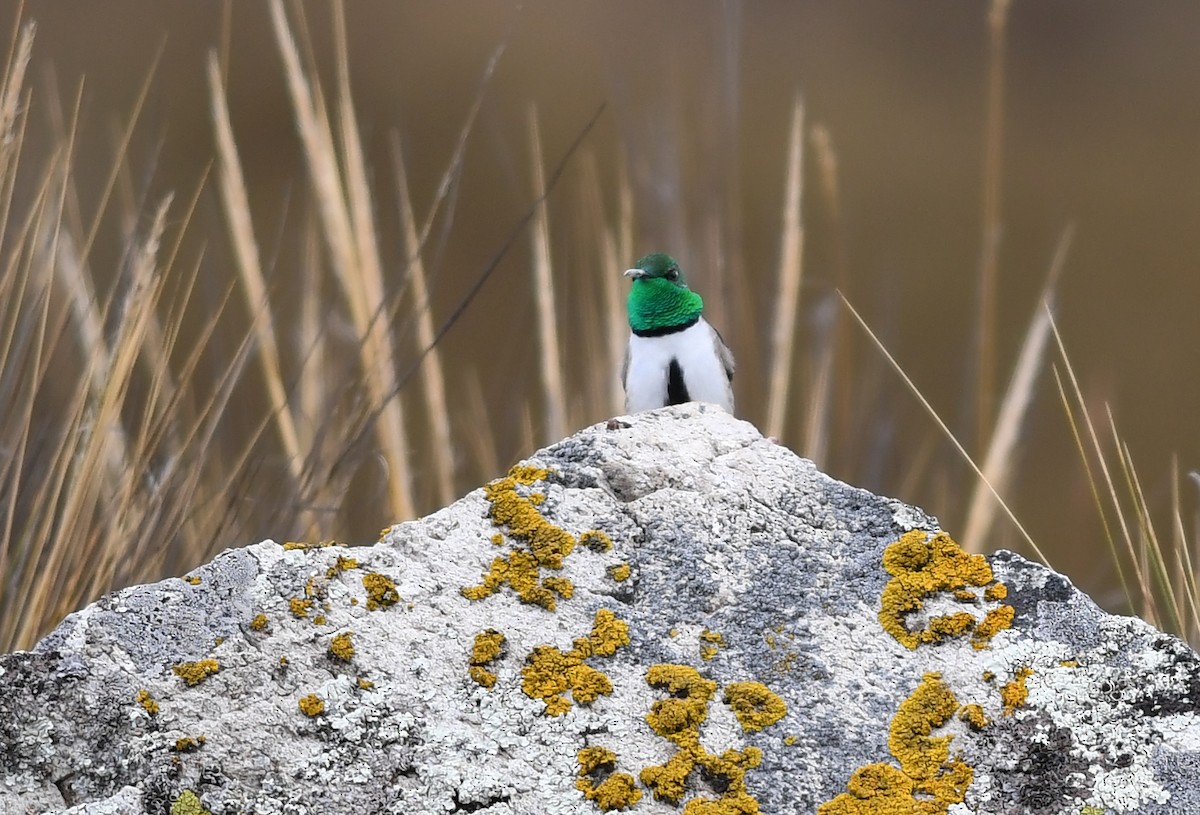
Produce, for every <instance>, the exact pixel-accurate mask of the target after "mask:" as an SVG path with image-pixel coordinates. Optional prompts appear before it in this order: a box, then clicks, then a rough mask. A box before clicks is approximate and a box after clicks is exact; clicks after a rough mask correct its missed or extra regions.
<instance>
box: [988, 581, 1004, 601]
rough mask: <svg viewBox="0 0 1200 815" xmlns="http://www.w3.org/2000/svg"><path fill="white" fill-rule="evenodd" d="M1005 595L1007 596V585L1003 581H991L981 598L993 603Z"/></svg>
mask: <svg viewBox="0 0 1200 815" xmlns="http://www.w3.org/2000/svg"><path fill="white" fill-rule="evenodd" d="M1005 597H1008V586H1006V585H1004V584H1003V583H993V584H992V585H990V586H988V587H987V589H986V590H985V591H984V592H983V599H984V600H990V601H991V602H993V603H996V602H999V601H1000V600H1003V599H1004V598H1005Z"/></svg>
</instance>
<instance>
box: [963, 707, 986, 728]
mask: <svg viewBox="0 0 1200 815" xmlns="http://www.w3.org/2000/svg"><path fill="white" fill-rule="evenodd" d="M958 718H959V719H961V720H962V721H964V722H966V723H967V724H968V725H970V726H971V729H972V730H982V729H983V728H985V727H987V726H988V717H987V716H986V715H985V714H984V712H983V708H982V707H980V706H979V705H976V704H970V705H963V706H962V709H961V710H959V711H958Z"/></svg>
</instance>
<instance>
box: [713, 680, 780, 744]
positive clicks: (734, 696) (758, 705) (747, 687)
mask: <svg viewBox="0 0 1200 815" xmlns="http://www.w3.org/2000/svg"><path fill="white" fill-rule="evenodd" d="M725 704H727V705H729V706H730V707H731V708H733V715H734V716H736V717H737V720H738V723H739V724H740V725H741V726H742V730H745V731H746V732H747V733H754V732H756V731H759V730H762V729H763V728H764V727H769V726H770V725H773V724H775V722H777V721H779V720H780V719H782V718H783V717H784V716H786V715H787V704H786V703H785V702H784V701H783V700H782V699H780V698H779V697H778V696H777V695H775V693H773V692H772V691H771V689H770V688H768V687H767V686H766V685H764V684H762V683H761V682H730V683H729V684H728V685H726V686H725Z"/></svg>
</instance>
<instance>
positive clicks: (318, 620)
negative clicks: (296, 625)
mask: <svg viewBox="0 0 1200 815" xmlns="http://www.w3.org/2000/svg"><path fill="white" fill-rule="evenodd" d="M313 625H325V615H324V614H318V615H317V616H316V617H313Z"/></svg>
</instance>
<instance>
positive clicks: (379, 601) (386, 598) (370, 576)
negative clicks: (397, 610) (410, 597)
mask: <svg viewBox="0 0 1200 815" xmlns="http://www.w3.org/2000/svg"><path fill="white" fill-rule="evenodd" d="M362 584H363V588H364V589H366V590H367V609H368V610H370V611H375V610H376V609H380V608H387V607H388V606H391V605H395V604H396V603H398V602H399V601H400V595H399V593H397V592H396V583H395V581H394V580H392V579H391V578H390V577H388V576H387V575H384V574H380V573H379V572H368V573H367V574H364V575H363V578H362Z"/></svg>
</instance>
